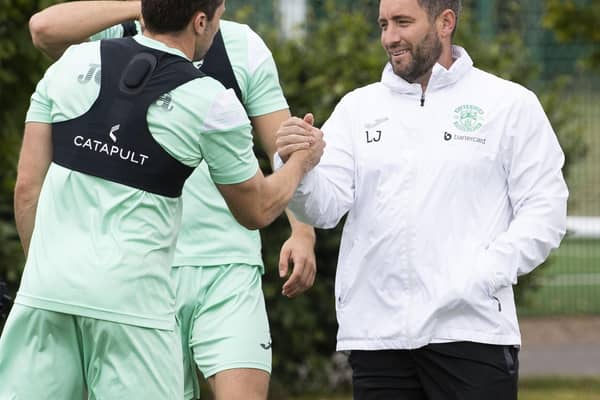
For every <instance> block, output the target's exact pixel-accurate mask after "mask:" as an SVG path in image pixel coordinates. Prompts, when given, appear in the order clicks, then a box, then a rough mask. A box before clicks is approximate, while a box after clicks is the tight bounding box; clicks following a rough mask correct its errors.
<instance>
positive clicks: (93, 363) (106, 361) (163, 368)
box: [78, 317, 183, 400]
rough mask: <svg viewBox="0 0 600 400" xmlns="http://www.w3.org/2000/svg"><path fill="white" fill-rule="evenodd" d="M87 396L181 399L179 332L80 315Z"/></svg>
mask: <svg viewBox="0 0 600 400" xmlns="http://www.w3.org/2000/svg"><path fill="white" fill-rule="evenodd" d="M78 323H79V324H80V326H81V332H82V347H83V352H84V370H85V374H86V377H87V382H88V396H89V400H105V399H111V400H163V399H182V398H183V371H182V363H181V360H182V356H181V342H180V338H179V332H178V330H172V331H167V330H159V329H151V328H143V327H138V326H133V325H125V324H119V323H115V322H110V321H102V320H95V319H91V318H84V317H80V318H79V321H78Z"/></svg>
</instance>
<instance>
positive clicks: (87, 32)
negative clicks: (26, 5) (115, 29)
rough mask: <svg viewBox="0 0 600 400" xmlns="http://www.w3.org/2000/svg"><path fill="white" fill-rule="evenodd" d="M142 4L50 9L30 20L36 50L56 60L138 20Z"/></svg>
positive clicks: (80, 4)
mask: <svg viewBox="0 0 600 400" xmlns="http://www.w3.org/2000/svg"><path fill="white" fill-rule="evenodd" d="M139 16H140V2H139V1H76V2H68V3H61V4H56V5H53V6H51V7H48V8H46V9H44V10H42V11H40V12H38V13H36V14H34V15H33V16H32V17H31V18H30V19H29V31H30V33H31V40H32V41H33V44H34V45H35V47H37V48H38V49H40V50H41V51H43V52H44V53H45V54H46V55H48V56H49V57H50V58H52V59H53V60H55V59H58V58H59V57H60V56H61V55H62V53H63V52H64V51H65V50H66V49H67V47H69V46H70V45H72V44H76V43H82V42H87V41H88V38H89V37H90V36H92V35H94V34H96V33H98V32H100V31H102V30H104V29H106V28H109V27H111V26H113V25H118V24H120V23H123V22H124V21H130V20H134V19H138V18H139Z"/></svg>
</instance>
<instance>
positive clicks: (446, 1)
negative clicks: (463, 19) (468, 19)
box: [418, 0, 462, 31]
mask: <svg viewBox="0 0 600 400" xmlns="http://www.w3.org/2000/svg"><path fill="white" fill-rule="evenodd" d="M418 2H419V5H420V6H421V8H423V9H424V10H425V11H427V15H429V18H430V19H432V20H433V19H435V18H437V17H438V15H440V14H441V13H442V12H443V11H444V10H448V9H450V10H452V11H454V14H456V22H457V24H456V25H458V17H459V16H460V13H461V11H462V5H461V1H460V0H418ZM454 30H455V31H456V27H454Z"/></svg>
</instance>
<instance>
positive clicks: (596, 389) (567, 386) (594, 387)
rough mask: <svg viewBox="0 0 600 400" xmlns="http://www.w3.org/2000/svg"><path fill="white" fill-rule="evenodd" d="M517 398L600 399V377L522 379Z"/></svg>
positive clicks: (326, 399)
mask: <svg viewBox="0 0 600 400" xmlns="http://www.w3.org/2000/svg"><path fill="white" fill-rule="evenodd" d="M351 399H352V395H350V394H347V395H335V396H328V395H313V396H310V397H298V398H294V399H293V400H351ZM519 400H600V378H597V379H593V378H589V379H588V378H586V379H577V378H573V379H569V378H551V377H549V378H535V379H522V380H521V382H520V385H519Z"/></svg>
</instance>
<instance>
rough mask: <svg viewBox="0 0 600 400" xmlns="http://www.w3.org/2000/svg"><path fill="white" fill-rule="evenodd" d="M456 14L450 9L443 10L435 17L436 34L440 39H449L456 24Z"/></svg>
mask: <svg viewBox="0 0 600 400" xmlns="http://www.w3.org/2000/svg"><path fill="white" fill-rule="evenodd" d="M456 22H457V21H456V14H454V11H452V10H450V9H446V10H444V11H443V12H442V13H441V14H440V15H438V17H437V19H436V24H437V28H438V34H439V35H440V38H441V39H451V38H452V32H454V27H455V26H456Z"/></svg>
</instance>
